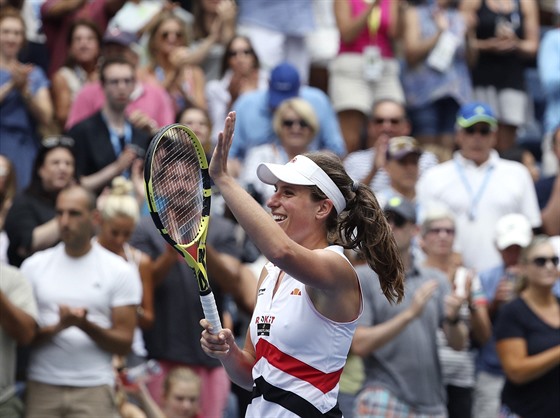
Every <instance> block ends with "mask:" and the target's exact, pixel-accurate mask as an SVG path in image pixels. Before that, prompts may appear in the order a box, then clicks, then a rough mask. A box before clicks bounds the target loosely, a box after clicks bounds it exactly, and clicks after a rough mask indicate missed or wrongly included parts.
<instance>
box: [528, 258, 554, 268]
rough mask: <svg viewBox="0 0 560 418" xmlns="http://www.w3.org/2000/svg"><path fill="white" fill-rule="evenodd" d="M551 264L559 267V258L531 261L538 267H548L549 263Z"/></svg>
mask: <svg viewBox="0 0 560 418" xmlns="http://www.w3.org/2000/svg"><path fill="white" fill-rule="evenodd" d="M549 261H550V262H551V263H552V265H553V266H554V267H558V261H559V259H558V257H557V256H554V257H535V258H533V259H532V260H531V263H533V264H534V265H535V266H537V267H544V266H546V265H547V263H548V262H549Z"/></svg>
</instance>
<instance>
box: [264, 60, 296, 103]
mask: <svg viewBox="0 0 560 418" xmlns="http://www.w3.org/2000/svg"><path fill="white" fill-rule="evenodd" d="M299 86H300V79H299V74H298V72H297V70H296V68H295V67H294V66H293V65H292V64H289V63H287V62H284V63H282V64H279V65H277V66H276V67H275V68H274V69H273V70H272V72H271V73H270V80H269V82H268V105H269V107H270V108H271V109H276V108H277V107H278V105H279V104H280V103H282V102H283V101H284V100H286V99H290V98H292V97H295V96H297V95H298V94H299Z"/></svg>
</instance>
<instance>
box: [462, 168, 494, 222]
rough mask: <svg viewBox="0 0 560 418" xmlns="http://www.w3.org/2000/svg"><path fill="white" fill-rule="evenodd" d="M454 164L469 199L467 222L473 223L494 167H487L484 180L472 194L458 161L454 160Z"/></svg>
mask: <svg viewBox="0 0 560 418" xmlns="http://www.w3.org/2000/svg"><path fill="white" fill-rule="evenodd" d="M454 162H455V168H456V169H457V173H459V177H460V178H461V182H462V183H463V186H465V189H467V193H468V194H469V196H470V197H471V206H470V208H469V215H468V216H469V220H471V221H474V220H475V219H476V214H477V208H478V204H479V202H480V199H481V198H482V195H483V194H484V191H485V190H486V186H488V182H489V180H490V175H491V174H492V171H493V170H494V166H493V165H488V167H487V168H486V172H485V173H484V178H483V179H482V183H481V184H480V186H478V190H476V192H474V191H473V189H472V187H471V184H470V183H469V180H468V179H467V175H466V173H465V170H464V168H463V166H462V165H461V164H459V161H458V160H454Z"/></svg>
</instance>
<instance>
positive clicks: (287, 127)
mask: <svg viewBox="0 0 560 418" xmlns="http://www.w3.org/2000/svg"><path fill="white" fill-rule="evenodd" d="M280 124H281V127H280V131H279V133H278V136H279V139H280V142H281V143H282V146H283V147H284V148H285V149H286V151H287V153H288V155H289V156H291V157H293V156H296V155H298V154H303V153H305V152H306V151H307V147H308V146H309V144H310V142H311V140H312V139H313V137H314V136H315V131H314V130H313V128H311V126H310V125H309V123H308V122H307V121H306V120H305V119H304V118H303V117H302V116H301V115H299V114H298V113H297V112H296V111H295V110H294V109H292V108H290V107H287V108H285V109H284V110H283V111H282V115H281V121H280Z"/></svg>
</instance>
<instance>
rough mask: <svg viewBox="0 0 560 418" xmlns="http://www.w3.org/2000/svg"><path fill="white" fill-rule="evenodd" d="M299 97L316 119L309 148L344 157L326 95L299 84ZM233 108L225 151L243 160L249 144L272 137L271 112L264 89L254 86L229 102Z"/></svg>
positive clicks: (269, 141) (343, 149)
mask: <svg viewBox="0 0 560 418" xmlns="http://www.w3.org/2000/svg"><path fill="white" fill-rule="evenodd" d="M299 97H301V98H302V99H304V100H307V101H308V102H309V104H311V106H312V107H313V110H315V114H316V115H317V119H318V120H319V132H318V133H317V136H316V137H315V138H314V139H313V141H312V142H311V144H310V145H309V149H310V150H319V149H326V150H330V151H332V152H334V153H335V154H337V155H339V156H340V157H344V156H345V155H346V144H345V143H344V139H343V138H342V133H341V131H340V126H339V125H338V119H337V118H336V114H335V112H334V109H333V107H332V105H331V102H330V101H329V98H328V96H327V95H326V94H325V93H324V92H323V91H322V90H320V89H318V88H316V87H309V86H302V87H301V88H300V90H299ZM233 110H234V111H235V112H236V113H237V118H236V122H235V136H234V140H233V142H232V144H231V149H230V152H229V156H230V157H231V158H239V159H240V160H243V159H244V158H245V155H246V154H247V151H248V150H249V149H250V148H252V147H256V146H257V145H262V144H267V143H272V142H274V141H276V134H275V133H274V129H273V127H272V117H273V112H272V111H271V109H270V108H269V107H268V90H255V91H251V92H248V93H245V94H243V95H241V96H240V97H239V98H238V99H237V100H236V101H235V103H234V104H233Z"/></svg>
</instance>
